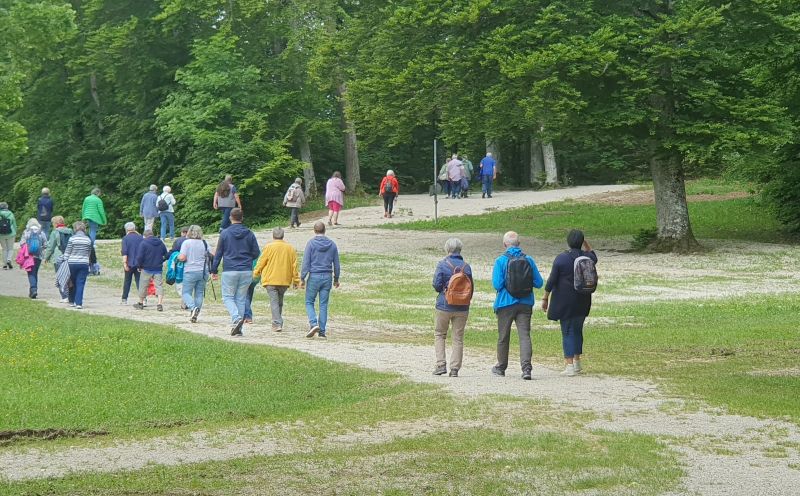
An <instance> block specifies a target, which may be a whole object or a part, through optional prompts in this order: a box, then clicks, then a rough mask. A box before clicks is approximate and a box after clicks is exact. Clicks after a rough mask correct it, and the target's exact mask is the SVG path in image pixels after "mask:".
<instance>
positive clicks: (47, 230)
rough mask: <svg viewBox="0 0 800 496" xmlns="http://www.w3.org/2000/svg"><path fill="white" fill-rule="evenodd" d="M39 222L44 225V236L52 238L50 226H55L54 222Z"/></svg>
mask: <svg viewBox="0 0 800 496" xmlns="http://www.w3.org/2000/svg"><path fill="white" fill-rule="evenodd" d="M39 224H40V225H41V226H42V232H43V233H44V237H45V238H47V239H50V228H51V227H52V226H53V223H52V222H50V221H49V220H40V221H39Z"/></svg>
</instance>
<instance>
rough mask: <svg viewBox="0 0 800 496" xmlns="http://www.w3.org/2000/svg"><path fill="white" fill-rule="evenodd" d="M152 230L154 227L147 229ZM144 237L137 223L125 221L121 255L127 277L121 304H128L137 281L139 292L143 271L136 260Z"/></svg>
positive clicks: (137, 290)
mask: <svg viewBox="0 0 800 496" xmlns="http://www.w3.org/2000/svg"><path fill="white" fill-rule="evenodd" d="M147 231H150V232H152V231H153V230H152V229H147ZM143 240H144V238H143V237H142V235H141V234H139V233H138V232H136V224H134V223H133V222H126V223H125V236H123V237H122V247H121V249H120V255H122V268H123V270H124V272H125V279H124V281H123V283H122V299H121V300H120V302H119V303H120V305H127V304H128V295H129V294H130V292H131V284H132V283H133V281H134V280H135V281H136V292H137V293H138V292H139V286H140V279H141V273H140V272H139V270H138V269H137V268H136V265H135V264H134V260H136V254H137V253H138V252H139V246H140V245H141V244H142V241H143Z"/></svg>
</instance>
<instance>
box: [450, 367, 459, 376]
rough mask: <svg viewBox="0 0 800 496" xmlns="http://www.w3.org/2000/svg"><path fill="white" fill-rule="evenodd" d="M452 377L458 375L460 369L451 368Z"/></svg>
mask: <svg viewBox="0 0 800 496" xmlns="http://www.w3.org/2000/svg"><path fill="white" fill-rule="evenodd" d="M450 377H458V369H450Z"/></svg>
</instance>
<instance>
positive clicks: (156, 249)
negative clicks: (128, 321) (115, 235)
mask: <svg viewBox="0 0 800 496" xmlns="http://www.w3.org/2000/svg"><path fill="white" fill-rule="evenodd" d="M143 238H144V239H142V241H141V242H140V243H139V247H138V248H137V249H136V254H135V256H134V258H133V265H132V267H133V268H134V270H137V271H138V272H141V273H142V274H144V276H145V277H144V281H142V280H141V279H140V280H139V302H138V303H135V304H134V305H133V308H135V309H137V310H143V309H144V299H145V298H147V288H148V287H149V286H150V281H153V283H154V285H155V287H156V296H157V297H158V303H157V306H156V310H158V311H159V312H163V311H164V261H165V260H166V259H167V247H166V246H165V245H164V242H163V241H161V240H160V239H158V238H157V237H155V236H154V235H153V231H152V230H147V231H144V234H143Z"/></svg>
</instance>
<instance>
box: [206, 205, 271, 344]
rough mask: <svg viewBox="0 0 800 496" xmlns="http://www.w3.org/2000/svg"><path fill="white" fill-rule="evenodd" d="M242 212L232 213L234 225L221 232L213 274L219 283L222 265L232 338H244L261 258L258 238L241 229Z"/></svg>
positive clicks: (236, 210)
mask: <svg viewBox="0 0 800 496" xmlns="http://www.w3.org/2000/svg"><path fill="white" fill-rule="evenodd" d="M243 217H244V215H243V214H242V209H241V208H234V209H233V210H231V225H230V227H227V228H225V229H223V230H222V232H221V233H220V235H219V241H217V250H216V252H215V254H214V261H213V262H212V263H211V274H212V278H213V279H214V280H217V278H218V276H217V270H218V269H219V263H220V261H223V264H222V302H223V303H224V304H225V308H226V309H227V310H228V313H229V314H230V315H231V336H241V335H242V327H244V312H245V305H246V303H247V288H249V287H250V283H251V282H252V281H253V260H256V259H257V258H258V256H259V255H260V254H261V251H260V250H259V249H258V241H256V236H255V234H253V233H252V231H250V229H248V228H246V227H245V226H244V225H242V219H243Z"/></svg>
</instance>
